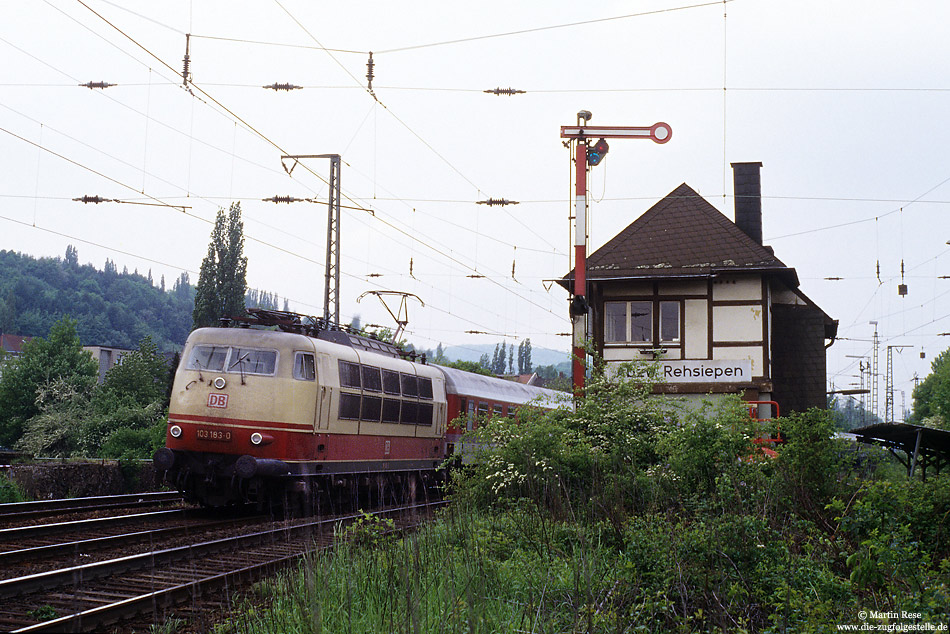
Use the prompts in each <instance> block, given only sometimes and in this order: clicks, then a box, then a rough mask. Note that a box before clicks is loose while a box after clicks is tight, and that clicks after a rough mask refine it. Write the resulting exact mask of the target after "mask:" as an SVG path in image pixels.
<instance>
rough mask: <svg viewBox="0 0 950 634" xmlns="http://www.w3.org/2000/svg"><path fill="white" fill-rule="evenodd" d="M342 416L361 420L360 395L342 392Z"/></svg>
mask: <svg viewBox="0 0 950 634" xmlns="http://www.w3.org/2000/svg"><path fill="white" fill-rule="evenodd" d="M340 418H348V419H350V420H359V418H360V397H359V396H358V395H356V394H346V393H343V394H340Z"/></svg>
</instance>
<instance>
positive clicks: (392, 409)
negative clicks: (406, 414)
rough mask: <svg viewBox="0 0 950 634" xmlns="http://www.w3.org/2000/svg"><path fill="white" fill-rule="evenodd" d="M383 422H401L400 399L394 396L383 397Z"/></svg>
mask: <svg viewBox="0 0 950 634" xmlns="http://www.w3.org/2000/svg"><path fill="white" fill-rule="evenodd" d="M383 422H384V423H398V422H399V401H397V400H395V399H392V398H384V399H383Z"/></svg>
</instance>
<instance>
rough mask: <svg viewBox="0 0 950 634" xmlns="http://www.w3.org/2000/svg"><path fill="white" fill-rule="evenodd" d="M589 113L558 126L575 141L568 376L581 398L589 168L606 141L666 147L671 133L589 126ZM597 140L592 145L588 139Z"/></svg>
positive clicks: (656, 127) (658, 127)
mask: <svg viewBox="0 0 950 634" xmlns="http://www.w3.org/2000/svg"><path fill="white" fill-rule="evenodd" d="M591 116H592V115H591V113H590V111H589V110H581V111H580V112H578V113H577V125H575V126H561V138H562V139H570V140H573V141H575V142H576V143H575V146H574V147H575V150H574V165H575V180H574V183H575V187H574V290H573V292H572V295H573V297H572V298H571V306H570V314H571V322H572V323H573V344H572V350H571V353H572V357H573V362H572V364H571V374H572V376H573V382H574V393H575V394H576V395H580V394H581V392H583V390H584V384H585V376H586V367H587V364H586V359H587V348H586V345H587V331H588V327H587V326H588V325H587V316H588V313H589V312H590V306H589V305H588V303H587V171H588V169H589V168H590V166H594V165H599V164H600V162H601V161H602V160H603V158H604V155H606V154H607V152H608V150H609V149H610V148H609V146H608V145H607V141H606V139H646V140H650V141H653V142H654V143H661V144H662V143H666V142H668V141H669V140H670V139H671V138H673V129H672V128H671V127H670V126H669V124H666V123H662V122H660V123H655V124H653V125H652V126H649V127H630V126H589V125H587V122H588V121H590V119H591ZM592 137H599V139H600V140H598V141H597V142H596V143H594V144H593V145H589V144H588V139H589V138H592Z"/></svg>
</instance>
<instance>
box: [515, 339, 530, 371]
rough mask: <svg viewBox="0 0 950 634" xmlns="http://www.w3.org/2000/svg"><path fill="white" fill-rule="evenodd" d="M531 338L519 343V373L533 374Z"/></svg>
mask: <svg viewBox="0 0 950 634" xmlns="http://www.w3.org/2000/svg"><path fill="white" fill-rule="evenodd" d="M531 368H532V363H531V339H523V340H522V341H521V343H520V344H518V374H531Z"/></svg>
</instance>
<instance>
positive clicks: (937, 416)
mask: <svg viewBox="0 0 950 634" xmlns="http://www.w3.org/2000/svg"><path fill="white" fill-rule="evenodd" d="M930 368H931V372H930V374H928V375H927V377H926V378H925V379H924V380H923V381H921V382H920V385H918V386H917V387H916V388H914V413H913V415H912V416H911V417H910V418H909V419H908V420H909V421H910V422H913V423H916V424H918V425H931V426H933V427H938V428H940V429H947V430H950V348H948V349H947V350H944V351H943V352H941V353H940V354H938V355H937V356H936V357H935V358H934V360H933V363H931V365H930Z"/></svg>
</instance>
